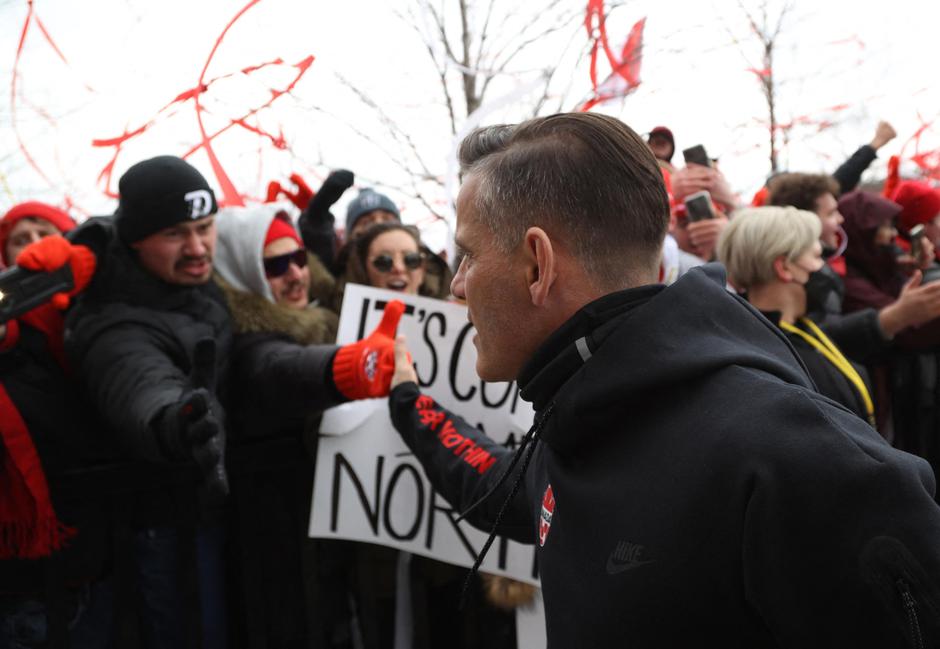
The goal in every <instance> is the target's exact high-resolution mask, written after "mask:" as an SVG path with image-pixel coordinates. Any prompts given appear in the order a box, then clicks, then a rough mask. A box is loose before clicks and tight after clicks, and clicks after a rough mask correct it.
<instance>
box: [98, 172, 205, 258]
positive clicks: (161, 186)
mask: <svg viewBox="0 0 940 649" xmlns="http://www.w3.org/2000/svg"><path fill="white" fill-rule="evenodd" d="M118 194H119V200H118V208H117V210H116V211H115V212H114V222H115V224H116V225H117V231H118V236H120V237H121V240H122V241H123V242H124V243H127V244H131V243H134V242H137V241H140V240H141V239H145V238H147V237H149V236H150V235H151V234H153V233H154V232H159V231H160V230H163V229H164V228H168V227H170V226H173V225H176V224H177V223H180V222H182V221H195V220H196V219H201V218H204V217H207V216H209V215H210V214H215V212H216V211H217V210H218V209H219V206H218V204H217V203H216V202H215V194H213V193H212V189H211V188H210V187H209V183H207V182H206V179H205V178H204V177H203V175H202V174H201V173H199V171H197V170H196V168H195V167H194V166H192V165H191V164H189V163H188V162H186V161H185V160H183V159H182V158H177V157H176V156H171V155H161V156H157V157H156V158H150V159H149V160H144V161H143V162H138V163H137V164H135V165H134V166H132V167H131V168H130V169H128V170H127V171H126V172H124V175H123V176H121V180H119V181H118Z"/></svg>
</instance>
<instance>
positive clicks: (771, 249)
mask: <svg viewBox="0 0 940 649" xmlns="http://www.w3.org/2000/svg"><path fill="white" fill-rule="evenodd" d="M820 227H821V226H820V223H819V218H818V217H817V216H816V215H815V214H813V213H812V212H807V211H805V210H798V209H796V208H795V207H758V208H751V209H746V210H741V211H739V212H737V213H736V214H735V218H734V219H732V220H731V222H730V223H729V224H728V227H726V228H725V231H724V232H723V233H722V236H721V240H720V241H719V243H718V259H719V260H720V261H721V262H722V263H723V264H724V265H725V267H726V268H727V269H728V278H729V281H730V282H731V284H732V285H733V286H735V287H736V288H737V289H738V290H740V291H742V292H744V293H746V294H747V299H748V301H749V302H750V303H751V304H752V305H753V306H754V307H755V308H757V309H758V310H760V311H761V312H762V313H763V314H764V316H765V317H767V319H768V320H770V321H771V322H772V323H773V324H775V325H776V326H778V327H779V328H780V329H781V330H782V331H783V332H784V334H785V335H786V337H787V339H788V340H789V341H790V343H791V344H792V345H793V348H794V349H795V350H796V352H797V353H798V354H799V356H800V358H801V359H802V360H803V363H804V364H805V365H806V368H807V371H808V373H809V375H810V377H811V378H812V379H813V381H814V382H815V383H816V386H817V389H818V390H819V392H820V393H821V394H823V395H825V396H827V397H829V398H830V399H832V400H833V401H836V402H837V403H840V404H841V405H843V406H845V407H846V408H847V409H849V410H851V411H852V412H854V413H856V414H857V415H858V416H859V417H861V418H862V419H864V420H866V421H867V422H869V423H870V424H871V425H872V426H874V422H875V419H874V414H875V408H874V403H873V401H872V397H871V389H870V387H869V385H868V380H867V374H866V371H865V369H864V368H863V367H861V366H860V365H856V364H854V363H852V361H850V360H849V359H847V358H846V357H845V355H844V354H843V353H842V351H841V350H840V349H839V348H838V346H837V345H836V344H835V343H834V342H832V340H831V339H830V338H829V337H828V336H827V335H826V333H825V332H824V328H822V327H820V326H818V325H817V324H816V323H815V322H813V321H812V320H811V319H810V318H809V317H807V315H806V310H807V307H806V304H807V302H806V285H807V283H809V281H810V278H811V276H812V275H813V274H814V273H817V272H819V271H820V270H821V269H822V266H823V259H822V246H821V244H820V243H819V235H820Z"/></svg>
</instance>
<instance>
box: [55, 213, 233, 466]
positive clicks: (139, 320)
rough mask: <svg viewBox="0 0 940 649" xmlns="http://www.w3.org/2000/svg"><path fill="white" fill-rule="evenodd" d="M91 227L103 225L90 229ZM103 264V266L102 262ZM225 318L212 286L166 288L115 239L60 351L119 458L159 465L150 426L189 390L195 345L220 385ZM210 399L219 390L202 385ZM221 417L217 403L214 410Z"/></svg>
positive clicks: (228, 334) (160, 453) (228, 339)
mask: <svg viewBox="0 0 940 649" xmlns="http://www.w3.org/2000/svg"><path fill="white" fill-rule="evenodd" d="M90 227H106V226H105V225H103V224H100V223H99V224H93V225H92V226H90ZM102 262H103V263H102ZM232 335H233V334H232V324H231V317H230V315H229V312H228V309H227V307H226V305H225V298H224V297H223V295H222V293H221V291H220V290H219V289H218V287H216V286H215V285H214V284H212V283H209V284H205V285H202V286H194V287H183V286H172V285H170V284H167V283H165V282H163V281H161V280H159V279H157V278H156V277H154V276H152V275H150V274H149V273H147V272H146V271H144V270H143V269H142V268H141V267H140V266H139V265H138V263H137V262H136V260H135V259H134V257H133V253H132V252H131V251H130V250H129V249H128V248H127V247H126V246H124V245H123V244H122V243H121V242H120V241H119V240H118V239H117V238H116V237H115V238H113V239H112V240H111V242H110V244H109V246H108V248H107V251H106V254H105V255H104V257H103V259H102V258H101V257H100V256H99V268H98V271H97V272H96V274H95V278H94V280H93V281H92V283H91V285H90V286H89V287H88V289H87V290H86V291H85V293H84V294H83V295H82V296H81V298H80V300H79V302H78V304H77V305H76V306H75V307H74V308H73V309H72V311H71V312H70V313H69V315H68V318H67V319H66V332H65V349H66V353H67V354H68V356H69V360H70V362H71V364H72V367H73V368H74V370H75V372H76V375H77V377H78V379H79V380H80V382H81V383H82V385H83V387H84V389H85V391H86V394H87V395H88V397H89V398H90V400H91V403H92V404H93V405H94V406H95V407H96V408H97V409H98V411H99V412H100V413H101V414H102V416H103V417H104V418H105V419H106V421H107V423H108V424H109V428H110V430H111V432H112V434H113V435H114V436H115V440H114V441H115V442H116V443H117V446H118V448H119V449H120V450H121V452H122V453H125V454H128V455H130V456H131V457H135V458H138V459H145V460H155V461H165V460H167V459H178V458H169V457H167V448H166V445H165V440H160V439H159V438H158V435H156V434H155V431H154V426H155V423H156V421H157V418H158V417H159V416H160V415H161V413H162V411H163V410H164V409H165V408H167V407H169V406H171V405H174V404H177V403H179V402H180V399H181V397H182V396H183V394H184V393H185V392H187V391H189V390H192V389H193V388H194V387H197V386H195V385H194V384H193V379H192V374H193V372H194V369H195V368H194V352H195V348H196V344H197V343H199V342H200V341H208V342H207V343H203V344H211V345H212V348H213V349H214V355H213V358H214V363H213V367H212V368H211V369H210V370H209V371H208V372H204V374H206V375H208V378H209V380H210V382H211V380H212V378H213V376H212V375H214V377H215V378H217V379H218V380H220V381H224V378H225V376H226V369H227V368H226V364H227V361H228V357H229V351H230V348H231V345H232ZM208 387H210V388H215V389H211V392H212V393H213V394H214V395H216V394H218V393H219V390H220V389H221V388H222V387H223V386H222V385H217V386H211V385H210V386H208ZM212 407H213V410H214V411H215V412H217V413H219V415H221V413H222V408H221V406H220V405H219V403H218V402H216V403H214V404H213V405H212Z"/></svg>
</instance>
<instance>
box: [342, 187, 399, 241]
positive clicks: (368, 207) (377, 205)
mask: <svg viewBox="0 0 940 649" xmlns="http://www.w3.org/2000/svg"><path fill="white" fill-rule="evenodd" d="M373 210H385V211H386V212H391V213H392V214H394V215H395V218H396V219H398V220H399V221H400V220H401V214H400V213H399V212H398V207H396V206H395V203H393V202H392V199H390V198H389V197H388V196H386V195H385V194H380V193H378V192H377V191H375V190H374V189H363V190H362V191H361V192H359V195H358V196H356V198H354V199H353V200H352V202H350V203H349V207H347V208H346V236H347V237H348V236H349V233H350V232H352V229H353V226H355V225H356V221H358V220H359V217H360V216H362V215H363V214H368V213H369V212H371V211H373Z"/></svg>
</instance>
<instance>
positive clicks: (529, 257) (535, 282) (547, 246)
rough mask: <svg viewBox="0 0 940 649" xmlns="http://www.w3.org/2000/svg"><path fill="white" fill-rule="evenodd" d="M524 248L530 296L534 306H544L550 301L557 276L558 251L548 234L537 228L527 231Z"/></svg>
mask: <svg viewBox="0 0 940 649" xmlns="http://www.w3.org/2000/svg"><path fill="white" fill-rule="evenodd" d="M523 247H524V250H523V254H524V261H525V264H526V284H528V286H529V295H530V296H531V297H532V304H533V305H535V306H542V305H543V304H545V301H546V300H547V299H548V295H549V293H550V292H551V288H552V285H554V283H555V278H556V276H557V272H556V264H557V262H558V259H557V250H556V248H555V246H553V245H552V240H551V238H549V236H548V233H547V232H545V230H543V229H542V228H537V227H531V228H529V229H528V230H526V233H525V236H524V237H523Z"/></svg>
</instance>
